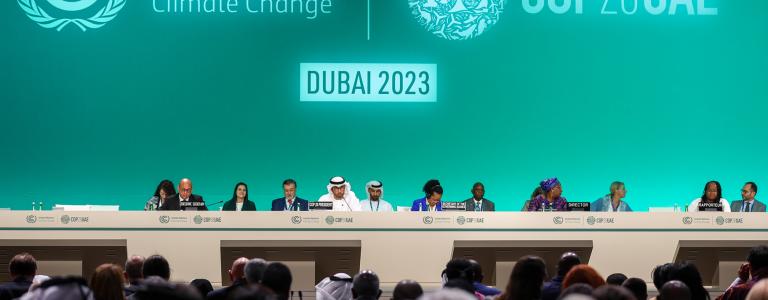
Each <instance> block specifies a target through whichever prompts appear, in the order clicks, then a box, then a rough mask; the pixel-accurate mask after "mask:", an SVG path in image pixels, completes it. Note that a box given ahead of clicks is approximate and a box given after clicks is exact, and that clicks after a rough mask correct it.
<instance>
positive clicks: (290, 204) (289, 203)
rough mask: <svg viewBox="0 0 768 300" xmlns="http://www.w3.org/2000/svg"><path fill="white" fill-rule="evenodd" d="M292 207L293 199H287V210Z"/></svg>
mask: <svg viewBox="0 0 768 300" xmlns="http://www.w3.org/2000/svg"><path fill="white" fill-rule="evenodd" d="M292 209H293V199H288V210H292Z"/></svg>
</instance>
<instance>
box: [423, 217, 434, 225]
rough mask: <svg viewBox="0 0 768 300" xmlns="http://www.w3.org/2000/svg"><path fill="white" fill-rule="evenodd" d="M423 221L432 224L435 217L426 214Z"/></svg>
mask: <svg viewBox="0 0 768 300" xmlns="http://www.w3.org/2000/svg"><path fill="white" fill-rule="evenodd" d="M423 221H424V224H432V222H434V221H435V218H432V217H431V216H426V217H424V219H423Z"/></svg>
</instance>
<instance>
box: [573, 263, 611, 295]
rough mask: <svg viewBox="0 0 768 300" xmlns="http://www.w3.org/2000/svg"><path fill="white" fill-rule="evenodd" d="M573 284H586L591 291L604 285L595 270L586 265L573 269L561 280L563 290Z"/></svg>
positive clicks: (601, 277) (603, 281)
mask: <svg viewBox="0 0 768 300" xmlns="http://www.w3.org/2000/svg"><path fill="white" fill-rule="evenodd" d="M574 283H586V284H588V285H590V286H591V287H592V288H593V289H596V288H599V287H601V286H603V285H604V284H605V280H604V279H603V276H600V273H597V271H596V270H595V269H593V268H592V267H590V266H588V265H584V264H582V265H578V266H575V267H573V268H572V269H571V270H570V271H568V274H565V278H563V288H567V287H569V286H571V285H572V284H574Z"/></svg>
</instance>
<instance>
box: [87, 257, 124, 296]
mask: <svg viewBox="0 0 768 300" xmlns="http://www.w3.org/2000/svg"><path fill="white" fill-rule="evenodd" d="M89 286H90V287H91V290H93V295H94V297H96V299H99V300H119V299H124V296H123V268H121V267H120V266H118V265H114V264H103V265H100V266H98V267H97V268H96V271H95V272H93V275H91V281H90V283H89Z"/></svg>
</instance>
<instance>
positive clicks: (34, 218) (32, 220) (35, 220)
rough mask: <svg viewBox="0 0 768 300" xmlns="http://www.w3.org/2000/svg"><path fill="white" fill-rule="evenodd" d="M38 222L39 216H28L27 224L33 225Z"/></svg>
mask: <svg viewBox="0 0 768 300" xmlns="http://www.w3.org/2000/svg"><path fill="white" fill-rule="evenodd" d="M35 222H37V216H35V215H29V216H27V223H29V224H32V223H35Z"/></svg>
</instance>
